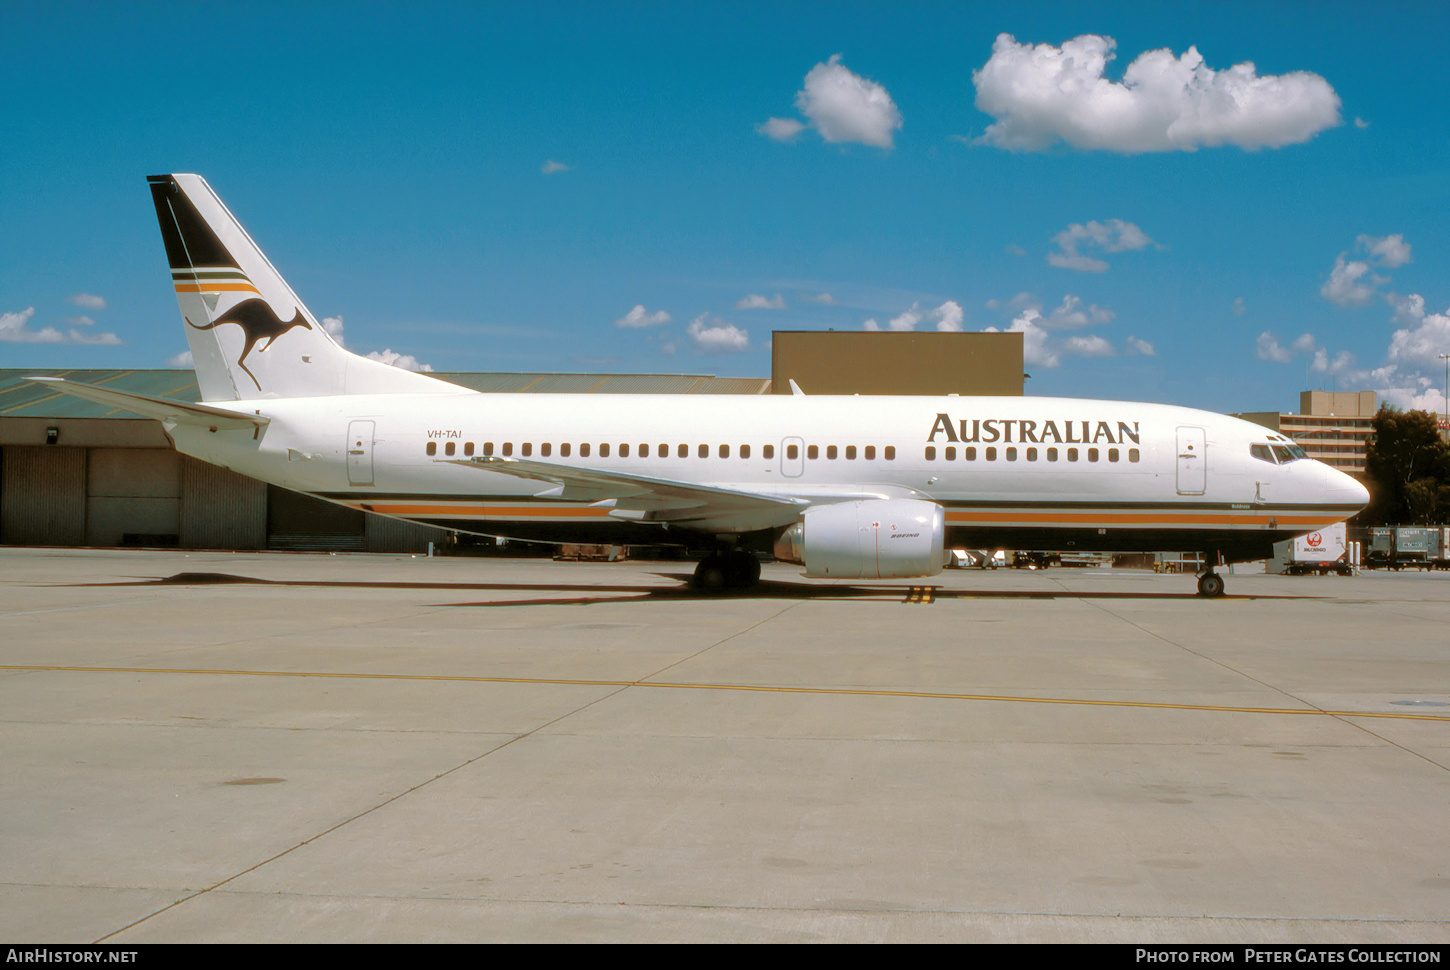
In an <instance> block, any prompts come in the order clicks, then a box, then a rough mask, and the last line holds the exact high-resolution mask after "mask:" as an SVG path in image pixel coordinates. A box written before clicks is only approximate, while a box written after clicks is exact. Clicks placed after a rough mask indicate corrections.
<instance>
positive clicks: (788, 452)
mask: <svg viewBox="0 0 1450 970" xmlns="http://www.w3.org/2000/svg"><path fill="white" fill-rule="evenodd" d="M785 456H786V457H787V458H789V459H790V460H791V461H795V460H796V459H797V458H799V457H800V456H801V450H800V446H799V445H786V446H785Z"/></svg>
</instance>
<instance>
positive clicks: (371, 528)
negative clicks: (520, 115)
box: [367, 515, 451, 552]
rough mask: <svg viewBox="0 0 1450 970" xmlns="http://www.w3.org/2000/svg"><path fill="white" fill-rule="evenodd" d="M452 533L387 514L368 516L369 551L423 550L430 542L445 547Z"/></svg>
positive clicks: (438, 546)
mask: <svg viewBox="0 0 1450 970" xmlns="http://www.w3.org/2000/svg"><path fill="white" fill-rule="evenodd" d="M449 535H451V533H449V532H447V531H445V530H443V529H435V528H433V527H432V526H426V525H415V524H414V523H412V522H404V521H402V520H401V519H390V518H388V517H387V516H385V515H369V516H368V517H367V545H368V552H422V551H424V550H425V549H427V548H428V543H430V542H432V543H435V544H436V546H437V548H439V549H441V548H442V547H443V543H444V541H445V540H446V539H447V538H448V537H449Z"/></svg>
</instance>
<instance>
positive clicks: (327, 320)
mask: <svg viewBox="0 0 1450 970" xmlns="http://www.w3.org/2000/svg"><path fill="white" fill-rule="evenodd" d="M322 329H323V332H324V333H326V334H327V335H328V336H329V337H331V338H332V339H333V340H334V341H336V342H337V345H338V346H339V347H341V346H343V343H342V316H341V315H338V316H335V317H323V318H322Z"/></svg>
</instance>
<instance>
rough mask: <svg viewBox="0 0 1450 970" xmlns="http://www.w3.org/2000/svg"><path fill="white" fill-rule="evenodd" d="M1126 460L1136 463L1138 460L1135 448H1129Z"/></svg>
mask: <svg viewBox="0 0 1450 970" xmlns="http://www.w3.org/2000/svg"><path fill="white" fill-rule="evenodd" d="M1128 460H1129V461H1137V460H1138V449H1137V448H1129V449H1128Z"/></svg>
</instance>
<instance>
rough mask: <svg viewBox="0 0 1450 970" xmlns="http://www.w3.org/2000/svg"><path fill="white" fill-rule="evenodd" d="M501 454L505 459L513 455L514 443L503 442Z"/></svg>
mask: <svg viewBox="0 0 1450 970" xmlns="http://www.w3.org/2000/svg"><path fill="white" fill-rule="evenodd" d="M503 453H504V457H505V458H507V457H508V456H509V455H512V454H513V453H514V443H513V442H512V441H505V442H504V443H503Z"/></svg>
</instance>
